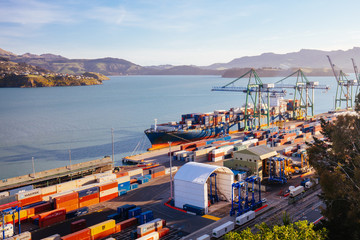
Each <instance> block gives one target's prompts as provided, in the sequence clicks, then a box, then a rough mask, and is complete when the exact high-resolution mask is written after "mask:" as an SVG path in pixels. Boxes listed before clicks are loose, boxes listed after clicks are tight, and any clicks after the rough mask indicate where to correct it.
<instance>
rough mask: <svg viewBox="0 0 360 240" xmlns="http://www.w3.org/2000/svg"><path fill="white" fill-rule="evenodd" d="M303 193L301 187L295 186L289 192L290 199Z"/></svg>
mask: <svg viewBox="0 0 360 240" xmlns="http://www.w3.org/2000/svg"><path fill="white" fill-rule="evenodd" d="M303 191H304V187H303V186H297V187H296V188H294V189H291V190H290V197H296V196H297V195H299V194H301V193H302V192H303Z"/></svg>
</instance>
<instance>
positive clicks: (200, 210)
mask: <svg viewBox="0 0 360 240" xmlns="http://www.w3.org/2000/svg"><path fill="white" fill-rule="evenodd" d="M183 209H184V210H186V211H188V212H193V213H196V215H204V214H205V209H204V208H201V207H197V206H193V205H190V204H184V206H183Z"/></svg>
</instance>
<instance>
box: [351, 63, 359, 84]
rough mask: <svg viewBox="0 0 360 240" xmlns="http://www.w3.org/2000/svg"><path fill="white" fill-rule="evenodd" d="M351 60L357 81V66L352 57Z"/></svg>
mask: <svg viewBox="0 0 360 240" xmlns="http://www.w3.org/2000/svg"><path fill="white" fill-rule="evenodd" d="M351 61H352V63H353V66H354V72H355V77H356V80H357V81H358V82H359V72H358V68H357V66H356V64H355V60H354V59H353V58H352V59H351Z"/></svg>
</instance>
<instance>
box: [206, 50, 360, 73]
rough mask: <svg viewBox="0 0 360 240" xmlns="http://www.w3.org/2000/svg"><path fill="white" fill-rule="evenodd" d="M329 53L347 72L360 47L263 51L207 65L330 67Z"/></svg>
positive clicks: (227, 66) (215, 66)
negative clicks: (277, 52)
mask: <svg viewBox="0 0 360 240" xmlns="http://www.w3.org/2000/svg"><path fill="white" fill-rule="evenodd" d="M326 55H329V56H330V57H331V59H332V61H333V63H334V64H335V65H336V66H338V67H339V68H341V69H343V70H344V71H347V72H352V71H353V66H352V62H351V58H355V57H356V56H359V55H360V48H359V47H354V48H352V49H349V50H347V51H343V50H337V51H320V50H310V49H302V50H300V51H299V52H292V53H286V54H275V53H263V54H261V55H258V56H246V57H241V58H236V59H233V60H232V61H230V62H228V63H215V64H212V65H210V66H206V67H205V68H207V69H230V68H247V67H252V68H263V67H271V68H281V69H288V68H318V69H321V68H330V64H329V61H328V59H327V57H326Z"/></svg>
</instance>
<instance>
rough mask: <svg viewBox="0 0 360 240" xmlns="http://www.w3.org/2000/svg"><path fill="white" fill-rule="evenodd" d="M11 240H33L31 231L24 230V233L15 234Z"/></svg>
mask: <svg viewBox="0 0 360 240" xmlns="http://www.w3.org/2000/svg"><path fill="white" fill-rule="evenodd" d="M9 240H31V233H30V232H23V233H20V234H18V235H15V236H13V237H12V238H10V239H9Z"/></svg>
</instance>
